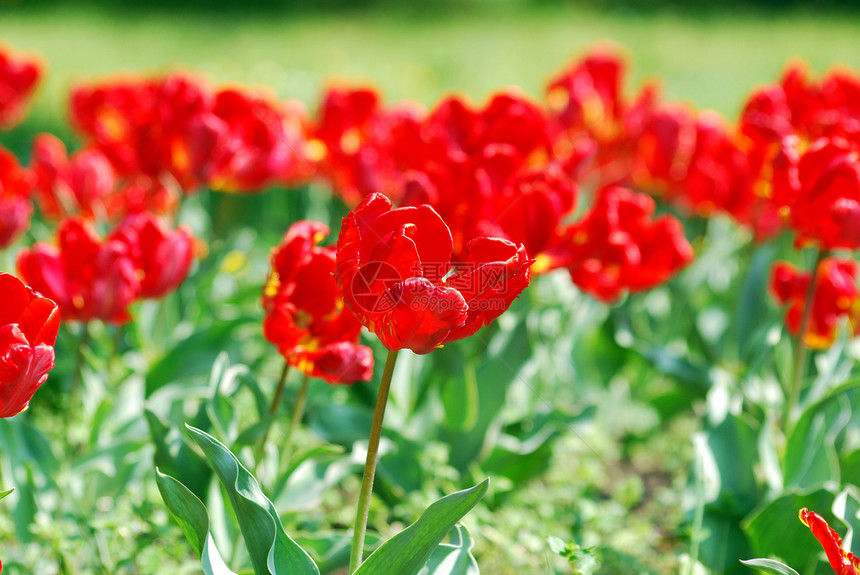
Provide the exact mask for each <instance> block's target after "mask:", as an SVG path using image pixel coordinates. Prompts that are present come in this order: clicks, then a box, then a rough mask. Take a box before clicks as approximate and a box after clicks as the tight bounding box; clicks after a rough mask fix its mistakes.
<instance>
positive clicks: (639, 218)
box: [549, 187, 694, 302]
mask: <svg viewBox="0 0 860 575" xmlns="http://www.w3.org/2000/svg"><path fill="white" fill-rule="evenodd" d="M655 208H656V206H655V204H654V200H653V199H651V198H650V197H649V196H647V195H645V194H640V193H636V192H633V191H631V190H628V189H625V188H619V187H612V188H604V189H603V190H601V191H600V192H599V193H598V196H597V199H596V200H595V202H594V205H593V206H592V207H591V209H590V210H589V211H588V212H587V213H586V214H585V215H584V216H583V217H582V218H581V219H580V220H579V221H577V222H575V223H574V224H572V225H571V226H570V227H569V228H567V230H566V231H565V235H564V239H563V240H562V241H561V242H560V243H559V244H557V245H556V246H555V247H554V248H553V250H551V254H550V256H549V257H552V258H554V259H556V260H557V261H558V264H559V265H564V266H565V267H567V268H568V271H569V272H570V276H571V279H572V280H573V282H574V283H575V284H576V285H577V286H579V287H580V288H581V289H582V290H583V291H585V292H587V293H589V294H591V295H593V296H594V297H596V298H598V299H600V300H603V301H607V302H610V301H613V300H615V299H616V298H618V297H619V296H620V295H621V294H622V293H623V292H624V291H629V292H636V291H641V290H645V289H650V288H652V287H655V286H657V285H659V284H661V283H663V282H665V281H667V280H668V279H669V278H671V277H672V276H673V275H675V274H676V273H678V271H680V270H681V269H682V268H683V267H685V266H686V265H687V264H688V263H690V262H691V261H693V258H694V254H693V249H692V248H691V247H690V244H689V243H688V242H687V240H686V238H685V237H684V230H683V228H682V227H681V223H680V222H679V221H678V220H677V219H675V218H674V217H672V216H670V215H664V216H659V217H657V218H653V214H654V210H655Z"/></svg>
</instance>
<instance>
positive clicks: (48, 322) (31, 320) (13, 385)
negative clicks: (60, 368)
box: [0, 273, 60, 417]
mask: <svg viewBox="0 0 860 575" xmlns="http://www.w3.org/2000/svg"><path fill="white" fill-rule="evenodd" d="M0 297H2V298H3V306H2V307H0V417H12V416H13V415H17V414H18V413H21V412H22V411H24V410H25V409H27V405H28V404H29V403H30V398H31V397H33V394H34V393H35V392H36V390H37V389H38V388H39V386H40V385H42V384H43V383H45V380H46V379H47V378H48V371H50V370H51V369H52V368H53V367H54V342H55V341H56V340H57V330H58V329H59V326H60V313H59V311H58V309H57V304H56V303H54V302H53V301H51V300H49V299H47V298H44V297H42V296H41V295H39V294H38V293H36V292H35V291H33V290H32V289H31V288H29V287H27V286H26V285H24V283H23V282H22V281H21V280H19V279H18V278H16V277H15V276H13V275H11V274H6V273H0Z"/></svg>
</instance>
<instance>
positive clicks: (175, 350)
mask: <svg viewBox="0 0 860 575" xmlns="http://www.w3.org/2000/svg"><path fill="white" fill-rule="evenodd" d="M254 321H256V319H255V318H251V317H239V318H236V319H232V320H229V321H218V322H215V323H213V324H212V325H210V326H207V327H204V328H202V329H200V330H199V331H196V332H194V333H192V334H191V335H190V336H188V337H187V338H185V339H184V340H182V341H177V342H173V345H172V347H171V348H170V350H169V351H168V352H167V353H165V354H164V356H163V357H161V358H159V359H158V360H157V361H156V362H154V363H153V364H152V365H151V366H150V368H149V372H147V374H146V395H145V397H146V398H149V397H151V396H152V394H153V393H155V392H156V391H158V390H159V389H161V388H162V387H164V386H165V385H167V384H168V383H171V382H175V381H178V380H181V379H184V378H187V377H191V376H194V375H204V374H206V373H209V371H210V369H211V367H212V365H213V364H214V363H215V361H216V359H217V358H218V355H219V354H220V353H221V352H220V350H223V349H224V343H225V342H230V341H235V340H236V339H237V338H236V334H235V332H236V331H237V330H238V329H239V328H240V327H242V326H243V325H246V324H248V323H251V322H254Z"/></svg>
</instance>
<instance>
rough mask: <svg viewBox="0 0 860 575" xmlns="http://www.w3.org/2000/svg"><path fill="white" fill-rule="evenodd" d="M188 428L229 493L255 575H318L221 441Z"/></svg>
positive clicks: (257, 487) (275, 511)
mask: <svg viewBox="0 0 860 575" xmlns="http://www.w3.org/2000/svg"><path fill="white" fill-rule="evenodd" d="M187 427H188V430H189V431H190V432H191V436H192V438H193V439H194V441H195V442H196V443H197V445H199V446H200V449H202V450H203V453H204V454H205V455H206V458H207V459H208V460H209V463H210V465H212V468H213V469H214V470H215V474H216V475H217V476H218V479H219V480H220V481H221V485H222V486H223V487H224V490H225V491H226V492H227V498H228V499H229V500H230V504H231V505H232V507H233V511H234V512H235V513H236V519H237V521H238V522H239V529H241V531H242V537H243V538H244V540H245V545H246V546H247V547H248V552H249V554H250V556H251V563H252V565H253V566H254V572H255V573H256V574H257V575H305V574H307V575H319V569H318V568H317V566H316V564H314V562H313V560H312V559H311V558H310V556H309V555H308V554H307V553H306V552H305V551H304V549H302V548H301V547H299V546H298V544H296V542H295V541H293V540H292V539H290V537H289V536H288V535H287V534H286V532H284V527H283V525H281V520H280V517H279V516H278V512H277V510H276V509H275V506H274V505H272V502H271V501H269V499H268V498H267V497H266V496H265V495H263V492H262V490H261V489H260V485H259V484H258V483H257V480H256V479H255V478H254V476H253V475H251V473H250V472H249V471H248V470H247V469H245V468H244V467H243V466H242V464H241V463H239V460H238V459H236V456H235V455H233V454H232V453H231V452H230V450H229V449H227V448H226V447H225V446H224V445H223V444H222V443H221V442H220V441H218V440H217V439H215V438H214V437H212V436H211V435H209V434H208V433H206V432H204V431H202V430H200V429H197V428H195V427H191V426H190V425H189V426H187Z"/></svg>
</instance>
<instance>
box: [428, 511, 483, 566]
mask: <svg viewBox="0 0 860 575" xmlns="http://www.w3.org/2000/svg"><path fill="white" fill-rule="evenodd" d="M474 546H475V542H474V541H472V537H471V535H469V530H468V529H466V526H465V525H463V524H462V523H461V524H459V525H457V526H456V527H454V529H452V530H451V535H450V541H449V542H448V543H441V544H440V545H439V546H438V547H436V549H435V550H434V551H433V553H432V554H431V555H430V559H429V560H428V561H427V565H425V566H424V569H422V570H421V572H420V573H419V574H418V575H480V570H479V569H478V562H477V561H476V560H475V557H474V556H473V555H472V548H473V547H474Z"/></svg>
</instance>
